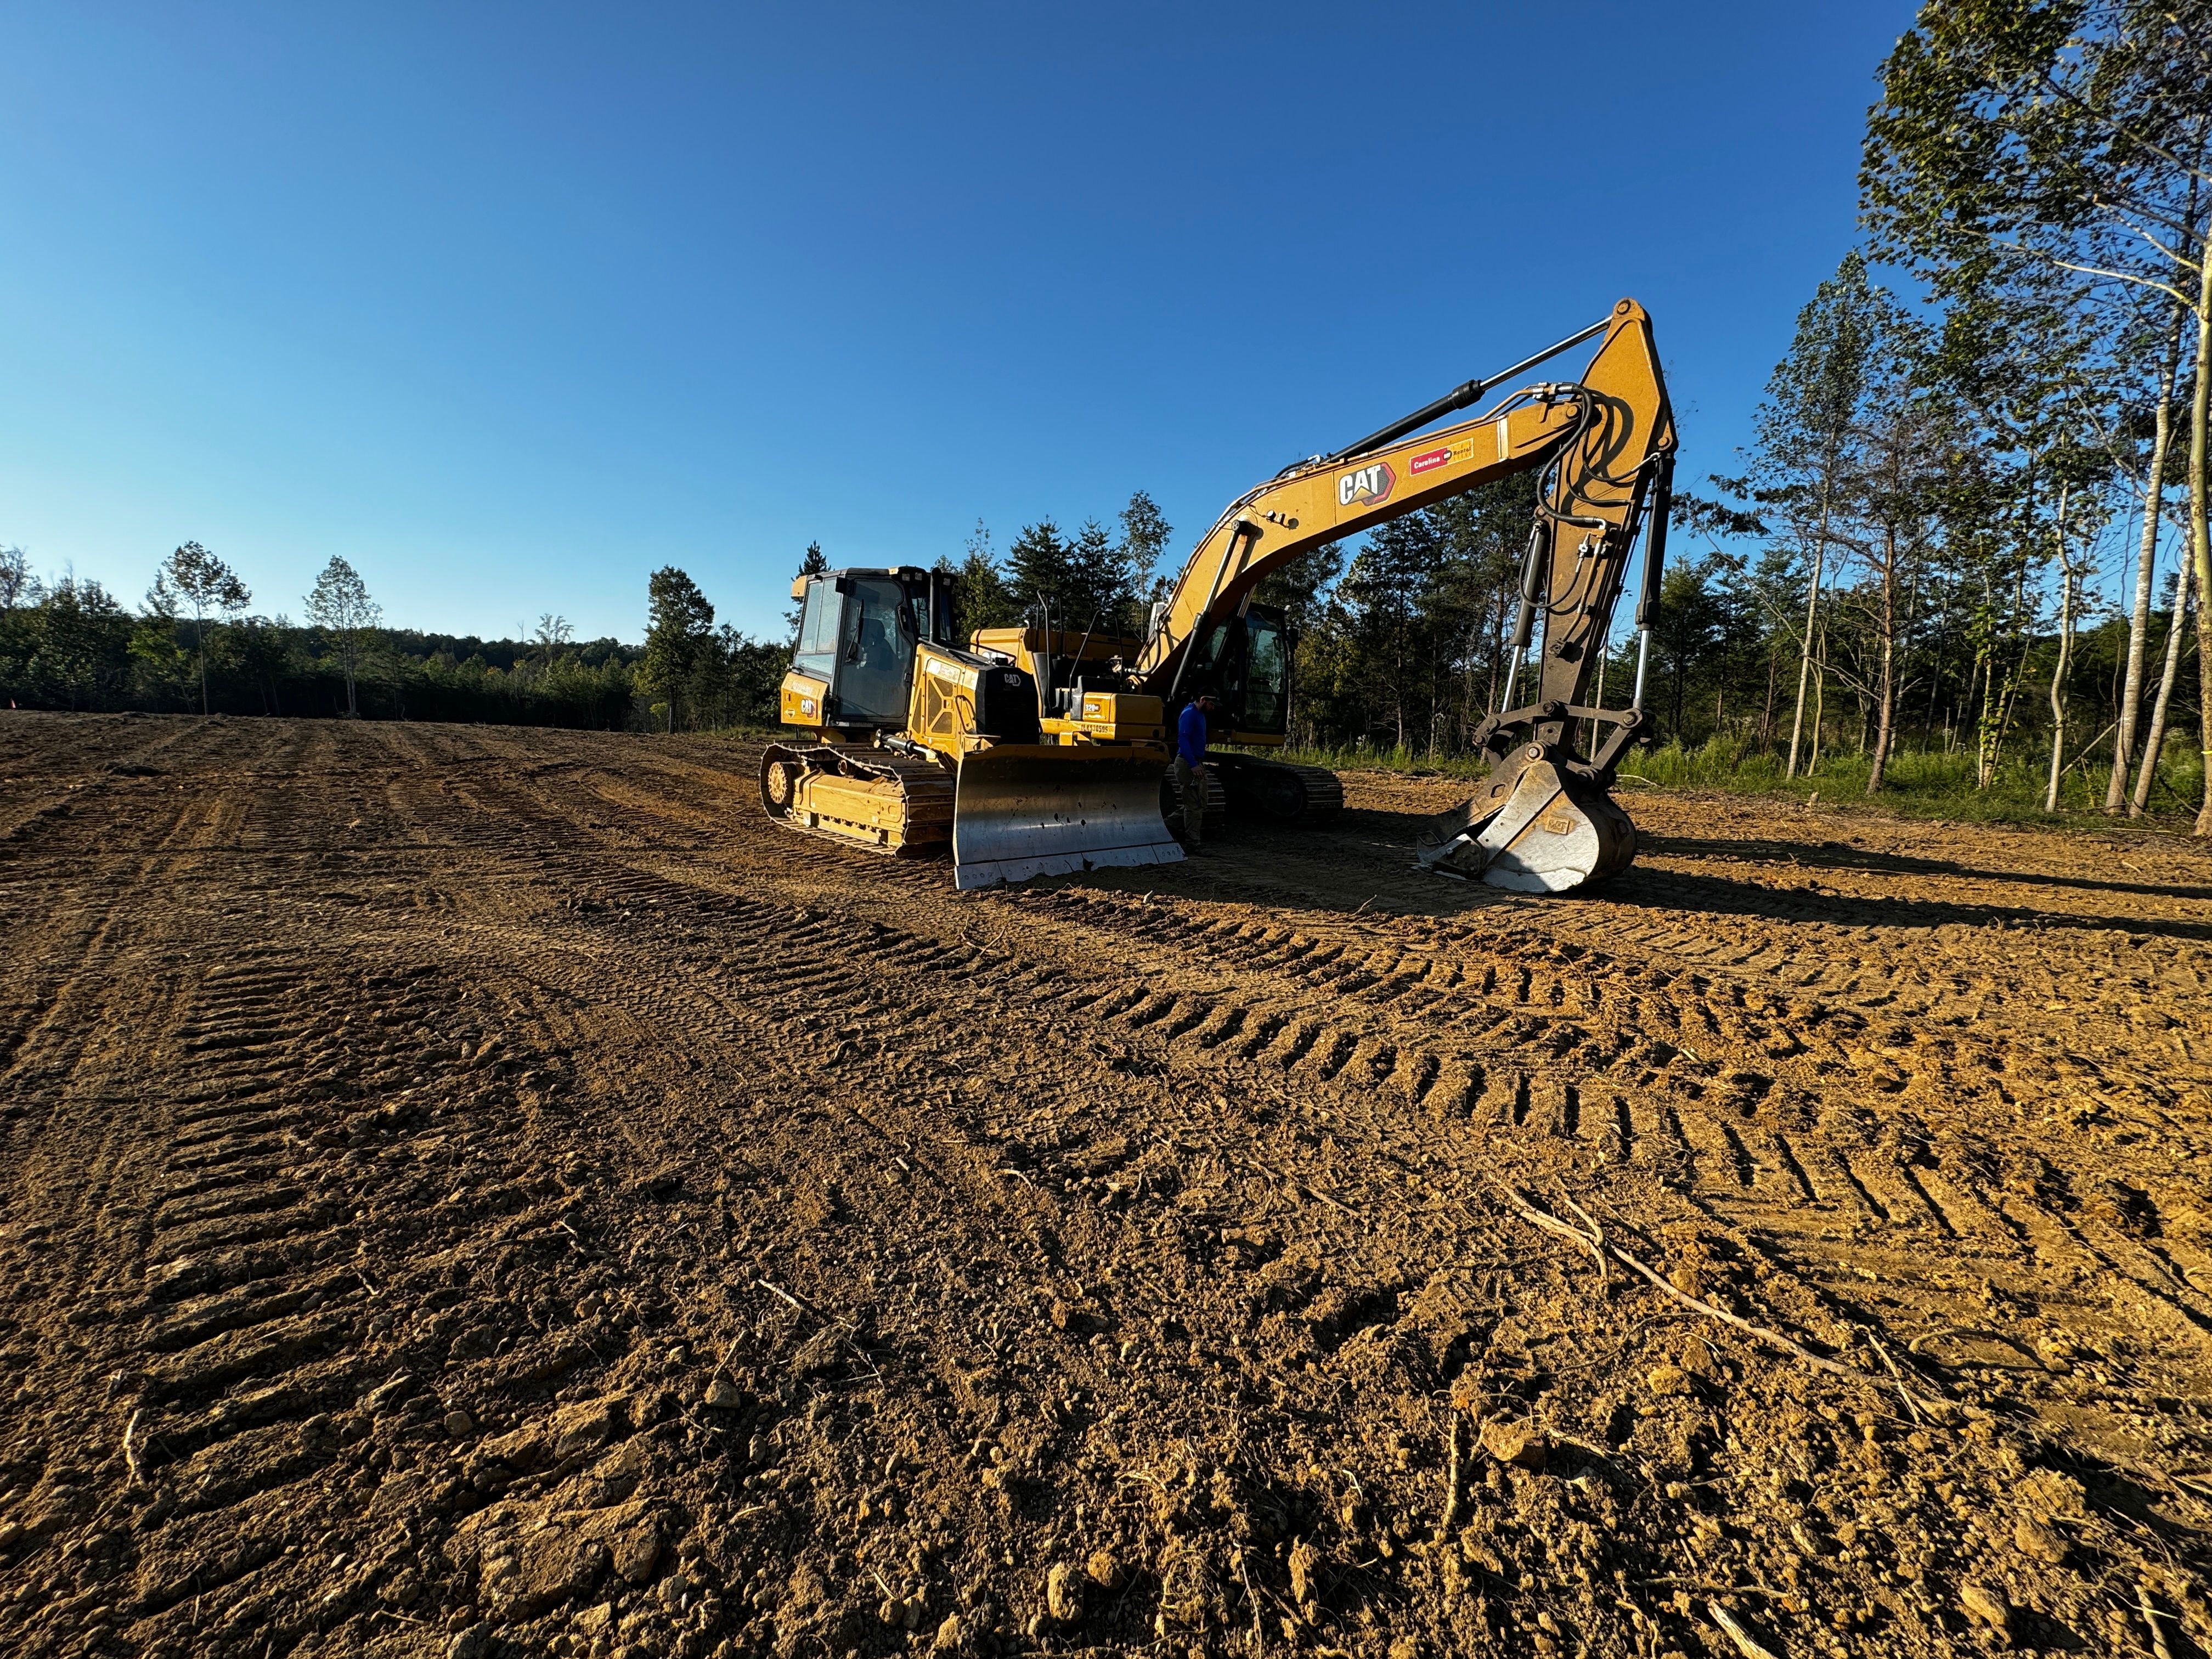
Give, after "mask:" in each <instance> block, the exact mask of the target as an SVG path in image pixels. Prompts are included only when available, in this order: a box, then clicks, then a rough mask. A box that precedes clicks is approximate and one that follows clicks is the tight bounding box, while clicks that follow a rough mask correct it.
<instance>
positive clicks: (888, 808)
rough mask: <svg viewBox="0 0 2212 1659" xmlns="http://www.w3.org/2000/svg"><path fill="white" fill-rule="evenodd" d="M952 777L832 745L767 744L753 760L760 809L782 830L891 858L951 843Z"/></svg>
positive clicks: (929, 765)
mask: <svg viewBox="0 0 2212 1659" xmlns="http://www.w3.org/2000/svg"><path fill="white" fill-rule="evenodd" d="M955 781H956V780H955V778H954V775H953V774H952V772H951V770H950V769H948V768H946V767H945V766H942V765H940V764H939V763H938V762H937V761H935V760H933V759H932V758H930V757H927V756H916V755H902V754H898V753H896V752H895V751H893V750H884V749H852V748H847V747H845V746H843V745H842V744H829V743H821V744H812V743H809V744H783V743H772V744H769V746H768V749H767V751H766V752H765V753H764V754H763V756H762V757H761V805H762V807H763V809H764V810H765V811H767V813H768V815H769V817H770V818H772V819H774V820H775V822H776V823H780V824H781V825H782V826H783V827H784V828H785V829H794V830H797V831H798V832H799V834H801V835H805V836H821V837H822V838H823V840H824V841H834V842H837V843H838V844H839V845H840V846H843V847H859V848H866V850H868V851H870V852H877V853H889V854H893V855H894V856H902V857H909V858H911V857H919V856H922V855H925V854H933V853H943V852H945V851H946V850H947V849H948V848H950V847H951V843H952V805H953V791H954V787H955Z"/></svg>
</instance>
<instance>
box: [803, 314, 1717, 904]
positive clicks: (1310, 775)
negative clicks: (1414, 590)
mask: <svg viewBox="0 0 2212 1659" xmlns="http://www.w3.org/2000/svg"><path fill="white" fill-rule="evenodd" d="M1599 337H1602V338H1601V339H1600V340H1599V344H1598V345H1597V348H1596V349H1595V352H1594V353H1593V355H1592V356H1591V358H1590V361H1589V365H1588V366H1587V367H1586V368H1584V370H1583V374H1582V375H1581V377H1580V378H1579V379H1578V380H1565V381H1547V382H1540V383H1536V384H1533V385H1528V386H1520V387H1518V388H1517V389H1516V390H1514V391H1512V392H1509V393H1507V394H1506V395H1505V396H1504V398H1501V399H1500V400H1499V401H1498V403H1497V404H1495V405H1494V406H1492V408H1490V409H1488V410H1485V411H1484V412H1483V413H1481V414H1480V415H1478V416H1475V417H1474V418H1473V419H1471V420H1468V421H1467V422H1462V423H1461V424H1458V425H1455V426H1450V427H1447V428H1442V429H1441V430H1431V429H1430V428H1433V427H1435V424H1436V422H1438V421H1440V420H1443V418H1444V417H1445V416H1449V415H1451V414H1455V413H1456V412H1457V411H1459V410H1464V409H1467V408H1469V407H1471V406H1472V405H1474V404H1476V403H1478V402H1479V401H1480V399H1481V398H1483V397H1484V396H1485V395H1486V394H1487V393H1488V392H1491V391H1492V389H1494V388H1496V387H1498V386H1501V385H1504V383H1506V382H1508V381H1510V380H1513V379H1515V378H1516V376H1518V375H1520V374H1523V373H1525V372H1526V371H1528V369H1531V368H1534V367H1535V366H1536V365H1538V364H1540V363H1541V362H1546V361H1547V360H1548V359H1550V358H1552V357H1554V356H1559V354H1560V353H1562V352H1565V351H1568V350H1570V349H1572V348H1574V347H1576V346H1577V345H1581V344H1583V343H1586V342H1588V341H1589V340H1592V339H1599ZM1674 446H1675V434H1674V417H1673V415H1672V413H1671V411H1670V410H1669V408H1668V401H1667V392H1666V387H1665V383H1664V381H1663V380H1662V377H1661V374H1660V369H1659V360H1658V355H1657V350H1656V346H1655V345H1654V343H1653V341H1652V337H1651V325H1650V318H1649V316H1648V315H1647V314H1646V313H1645V312H1644V309H1643V307H1640V306H1638V305H1637V304H1636V303H1635V301H1632V300H1623V301H1620V303H1619V304H1618V305H1617V306H1615V307H1613V313H1612V314H1611V315H1610V316H1608V317H1607V318H1606V319H1604V320H1602V321H1601V322H1598V323H1595V324H1593V325H1591V326H1589V328H1586V329H1583V330H1581V331H1578V332H1577V333H1575V334H1572V335H1570V336H1568V337H1566V338H1565V339H1564V340H1561V341H1559V343H1556V344H1554V345H1553V346H1550V347H1547V349H1544V350H1542V351H1541V352H1538V353H1537V354H1535V355H1534V356H1531V357H1528V358H1525V359H1523V360H1522V362H1518V363H1516V364H1514V365H1513V366H1512V367H1511V368H1508V369H1505V370H1503V371H1501V372H1500V373H1498V374H1494V375H1491V376H1489V377H1487V378H1486V379H1482V380H1469V381H1468V382H1466V383H1465V384H1463V385H1462V386H1458V387H1457V388H1455V390H1454V391H1452V392H1449V393H1448V394H1446V395H1445V396H1444V397H1443V398H1438V399H1437V401H1436V402H1434V403H1432V404H1428V405H1426V406H1425V407H1424V408H1422V409H1419V410H1414V411H1413V413H1412V414H1411V415H1408V416H1406V417H1404V418H1403V419H1402V420H1399V421H1395V422H1391V423H1390V424H1389V426H1387V427H1384V428H1382V430H1380V431H1378V432H1376V433H1373V434H1371V435H1369V436H1368V437H1366V438H1364V439H1362V440H1361V441H1359V442H1358V443H1356V444H1353V445H1351V446H1350V447H1346V448H1344V449H1340V450H1338V451H1336V452H1335V453H1332V454H1328V455H1316V456H1312V457H1310V458H1309V459H1305V460H1303V461H1299V462H1297V463H1294V464H1293V465H1290V466H1288V467H1285V469H1284V470H1283V471H1281V472H1280V473H1279V474H1278V475H1277V476H1276V477H1273V478H1272V479H1270V480H1268V481H1267V483H1263V484H1261V485H1260V486H1258V487H1257V488H1255V489H1251V490H1249V491H1247V492H1246V493H1245V494H1244V495H1241V496H1239V497H1238V498H1237V500H1236V501H1232V502H1231V503H1230V505H1229V507H1227V508H1226V509H1225V511H1224V512H1223V513H1222V514H1221V516H1220V517H1219V518H1218V520H1216V521H1215V522H1214V524H1213V526H1212V528H1211V529H1210V530H1208V532H1206V535H1205V537H1204V538H1201V540H1200V543H1199V545H1198V547H1197V550H1195V551H1194V553H1193V554H1192V555H1191V556H1190V557H1189V558H1188V560H1187V561H1186V562H1184V564H1183V567H1182V570H1181V572H1180V573H1179V574H1178V575H1177V577H1176V582H1175V586H1174V588H1173V590H1172V592H1170V595H1169V597H1168V598H1167V599H1164V600H1163V601H1161V602H1160V603H1159V604H1158V605H1155V606H1154V607H1153V610H1152V617H1151V619H1150V624H1149V626H1148V628H1147V629H1146V633H1145V635H1144V636H1143V637H1142V638H1135V637H1128V636H1121V635H1098V634H1097V633H1096V631H1095V630H1094V629H1084V630H1082V631H1081V632H1080V633H1079V632H1078V630H1077V629H1074V628H1073V627H1072V626H1068V625H1066V619H1060V620H1057V621H1056V620H1055V619H1054V617H1051V616H1050V615H1049V614H1048V613H1042V612H1041V613H1039V614H1036V615H1035V616H1033V617H1032V618H1031V621H1030V624H1029V625H1027V626H1024V627H1021V628H1012V629H978V630H976V631H975V633H974V634H973V635H971V636H970V637H969V640H968V641H967V642H966V643H965V644H964V645H963V644H961V643H958V642H956V641H954V640H953V639H952V637H951V625H950V619H949V617H948V614H947V603H946V601H947V598H948V594H947V592H946V583H945V578H944V577H943V576H942V575H941V574H939V573H936V572H933V571H927V570H922V569H920V568H914V567H902V568H892V569H853V570H837V571H827V572H823V573H822V574H818V575H813V576H806V577H802V578H800V579H799V581H798V582H797V583H795V584H794V585H793V589H792V593H793V598H795V599H800V600H802V601H803V604H802V608H801V613H800V624H799V647H798V651H797V653H796V654H795V655H794V657H793V662H792V667H791V671H790V673H789V674H787V676H786V677H785V679H784V682H783V687H782V693H781V715H782V720H783V722H784V724H785V725H787V726H794V727H799V728H802V729H805V730H807V731H811V732H813V733H814V734H815V736H816V738H817V740H816V741H814V742H811V743H801V742H791V743H775V744H770V745H769V749H768V750H767V752H766V754H765V756H764V757H763V761H762V768H761V794H762V799H763V804H764V805H765V806H766V808H767V810H768V811H769V815H770V816H771V817H774V818H775V819H777V820H779V821H780V822H781V823H785V824H786V825H787V826H789V827H791V828H793V829H799V830H804V831H807V832H811V833H813V834H817V835H822V836H829V837H830V838H832V839H834V840H837V841H841V842H846V843H848V844H850V845H857V846H864V847H869V848H875V849H877V850H879V851H883V852H888V853H916V852H931V851H939V850H942V849H943V848H944V847H945V845H946V844H947V843H948V842H949V843H950V844H951V851H952V856H953V866H954V879H955V883H956V884H957V885H958V886H960V887H963V888H968V887H977V886H985V885H989V884H994V883H997V882H1000V881H1018V880H1022V879H1024V878H1027V877H1030V876H1033V875H1041V874H1049V873H1062V872H1073V871H1077V870H1083V869H1088V868H1093V867H1098V866H1114V865H1142V864H1157V863H1167V862H1171V861H1173V860H1176V859H1179V858H1181V857H1182V848H1181V846H1180V845H1179V844H1178V842H1176V838H1175V837H1174V836H1171V835H1170V833H1169V832H1168V829H1167V825H1166V823H1165V821H1164V816H1163V813H1162V794H1163V777H1164V772H1165V768H1166V763H1167V759H1168V744H1167V735H1168V732H1170V730H1171V728H1172V722H1173V720H1174V719H1175V718H1176V715H1177V714H1179V713H1180V711H1181V709H1182V707H1183V706H1184V705H1185V704H1186V703H1188V702H1190V701H1192V700H1193V699H1194V698H1195V697H1197V696H1200V695H1201V694H1204V693H1211V694H1212V695H1213V696H1215V697H1216V698H1217V699H1218V702H1219V705H1220V716H1221V720H1222V726H1223V728H1224V729H1221V730H1218V731H1217V732H1216V734H1215V736H1216V739H1217V740H1218V741H1224V742H1226V743H1229V744H1232V745H1234V746H1235V747H1234V748H1233V749H1232V750H1228V751H1218V750H1217V751H1210V753H1209V759H1210V760H1211V761H1212V762H1213V763H1214V769H1215V770H1216V772H1217V774H1218V783H1219V786H1220V788H1221V792H1222V795H1223V797H1224V799H1223V800H1222V801H1221V802H1219V803H1214V802H1209V803H1207V804H1206V805H1208V806H1209V807H1212V808H1215V809H1216V810H1218V808H1219V807H1221V806H1225V807H1226V808H1227V809H1228V810H1230V811H1232V812H1237V811H1242V812H1247V813H1250V814H1253V815H1255V816H1262V817H1273V818H1276V819H1291V820H1300V819H1303V820H1308V821H1310V820H1314V819H1317V818H1322V817H1328V815H1330V814H1331V813H1333V812H1334V811H1335V810H1336V809H1337V808H1338V807H1339V806H1340V805H1341V803H1342V799H1343V798H1342V794H1341V791H1340V787H1339V786H1338V784H1337V781H1336V780H1335V778H1334V775H1332V774H1330V773H1328V772H1327V771H1325V770H1323V769H1320V768H1317V767H1298V766H1291V765H1287V764H1285V763H1282V762H1279V761H1276V760H1273V759H1268V758H1263V757H1259V756H1255V755H1253V754H1251V753H1249V750H1252V749H1255V748H1266V747H1270V746H1276V745H1279V744H1282V742H1283V741H1284V736H1285V728H1286V714H1287V708H1288V690H1289V665H1290V657H1291V641H1290V639H1289V637H1288V635H1287V634H1286V632H1285V627H1284V620H1283V617H1282V614H1281V613H1280V612H1279V611H1275V610H1273V609H1271V608H1270V607H1267V606H1265V605H1260V604H1257V603H1255V600H1254V597H1253V596H1254V592H1255V589H1256V588H1257V587H1258V586H1259V585H1260V584H1261V581H1263V580H1265V579H1266V577H1267V574H1269V573H1270V572H1271V571H1273V570H1277V569H1279V568H1282V567H1283V566H1284V565H1285V564H1286V563H1288V562H1290V561H1291V560H1292V559H1295V558H1297V557H1298V556H1300V555H1302V554H1304V553H1306V552H1308V551H1310V550H1312V549H1314V548H1316V547H1318V546H1321V545H1322V544H1326V543H1328V542H1332V541H1335V540H1338V539H1340V538H1343V537H1346V536H1351V535H1356V534H1358V532H1362V531H1364V530H1370V529H1372V528H1374V527H1375V526H1377V525H1380V524H1383V523H1385V522H1387V521H1389V520H1391V519H1394V518H1396V517H1399V516H1400V515H1401V514H1403V513H1411V512H1414V511H1416V510H1418V509H1419V508H1421V507H1429V506H1432V505H1434V504H1436V503H1437V502H1438V501H1444V500H1447V499H1449V497H1451V496H1454V495H1460V494H1462V493H1464V492H1465V491H1468V490H1470V489H1475V488H1477V487H1479V486H1480V485H1482V484H1486V483H1491V482H1492V481H1494V480H1496V479H1498V478H1501V477H1507V476H1510V475H1511V474H1513V473H1516V472H1524V471H1532V470H1537V469H1541V470H1542V471H1543V474H1544V481H1543V484H1542V487H1541V490H1540V492H1539V503H1538V507H1537V514H1536V522H1535V526H1534V532H1533V533H1532V535H1531V537H1530V539H1529V544H1528V554H1527V556H1526V559H1525V561H1524V563H1523V566H1522V578H1521V590H1520V606H1519V610H1518V612H1517V614H1516V619H1515V629H1514V635H1513V652H1514V658H1515V662H1516V681H1515V682H1509V684H1508V686H1507V696H1506V699H1505V701H1506V702H1508V704H1509V705H1510V703H1511V702H1512V697H1513V696H1514V692H1515V690H1516V683H1517V665H1518V664H1519V662H1520V660H1521V659H1522V657H1523V656H1525V653H1526V651H1527V647H1528V644H1529V641H1530V640H1531V637H1532V634H1533V631H1534V628H1535V625H1536V623H1538V622H1539V621H1540V620H1541V623H1542V649H1541V658H1540V665H1539V667H1538V669H1537V671H1536V684H1535V687H1534V701H1533V702H1528V703H1527V704H1525V705H1523V706H1520V707H1508V708H1504V709H1502V710H1500V711H1499V712H1498V713H1497V714H1493V715H1492V716H1491V717H1490V718H1489V719H1488V720H1486V721H1485V722H1484V723H1483V725H1482V726H1481V727H1480V729H1479V730H1478V732H1477V733H1476V741H1477V742H1478V744H1480V746H1481V747H1482V749H1483V750H1484V751H1485V753H1486V755H1487V756H1488V757H1489V760H1490V763H1491V773H1490V776H1489V779H1488V781H1487V782H1486V785H1485V787H1484V788H1483V790H1482V791H1481V792H1480V793H1477V794H1476V795H1475V796H1474V799H1471V800H1469V801H1468V802H1466V803H1464V804H1463V805H1461V806H1460V807H1458V808H1456V809H1455V810H1454V811H1451V812H1449V813H1446V814H1444V815H1443V817H1441V818H1440V819H1438V820H1437V822H1436V823H1433V824H1432V825H1431V827H1430V829H1429V832H1428V833H1427V834H1426V835H1425V836H1424V837H1423V839H1422V843H1421V846H1420V848H1419V860H1420V862H1421V863H1422V864H1423V865H1424V866H1426V867H1428V868H1430V869H1432V870H1434V871H1436V872H1437V873H1439V874H1443V875H1449V876H1457V877H1461V878H1480V879H1482V880H1484V881H1486V882H1488V883H1490V884H1492V885H1495V886H1501V887H1507V888H1514V889H1519V890H1528V891H1549V892H1565V891H1570V890H1574V889H1576V888H1578V887H1582V886H1584V885H1586V884H1590V883H1593V882H1596V881H1600V880H1602V879H1604V878H1606V877H1607V876H1610V875H1612V874H1613V873H1615V872H1618V871H1620V870H1621V869H1623V868H1626V866H1627V865H1628V863H1629V861H1630V860H1632V858H1633V857H1634V856H1635V851H1636V835H1635V830H1634V829H1633V828H1632V826H1631V824H1630V823H1629V821H1628V817H1627V815H1626V813H1624V812H1622V811H1621V810H1620V807H1619V806H1618V805H1615V804H1614V803H1613V799H1612V798H1611V795H1610V793H1609V791H1610V788H1611V785H1612V782H1613V769H1614V767H1615V765H1616V763H1618V761H1619V759H1620V756H1621V754H1622V753H1623V752H1624V751H1625V750H1626V748H1627V746H1628V744H1629V743H1630V742H1631V741H1632V739H1633V738H1634V737H1635V735H1636V733H1637V732H1638V730H1639V729H1640V728H1641V726H1642V724H1643V714H1642V703H1643V690H1644V662H1645V652H1646V650H1647V649H1648V646H1649V642H1650V623H1651V620H1652V617H1653V613H1654V611H1655V608H1656V602H1657V593H1658V581H1659V574H1660V569H1661V564H1662V560H1663V558H1664V553H1665V541H1666V520H1667V506H1668V489H1669V486H1670V483H1671V478H1672V473H1673V466H1674ZM1647 525H1648V534H1646V535H1645V536H1644V550H1645V551H1644V572H1643V584H1642V586H1643V592H1642V596H1641V599H1640V601H1639V604H1638V611H1637V626H1638V638H1639V647H1638V659H1637V671H1636V688H1635V693H1634V696H1633V697H1632V702H1631V704H1630V706H1629V707H1627V708H1617V709H1605V708H1595V707H1591V706H1589V705H1586V704H1585V703H1584V702H1583V696H1584V695H1585V693H1586V691H1587V690H1588V687H1589V680H1590V677H1591V674H1592V671H1593V670H1594V668H1595V665H1596V662H1597V660H1598V658H1599V656H1600V653H1601V652H1602V651H1603V649H1604V647H1605V641H1606V640H1607V636H1608V633H1609V630H1610V627H1611V623H1612V618H1613V608H1614V606H1615V605H1616V604H1617V603H1618V601H1619V599H1620V595H1621V591H1622V588H1623V586H1624V582H1625V578H1626V573H1627V569H1628V564H1629V556H1630V552H1631V550H1632V547H1633V545H1634V544H1635V542H1636V540H1637V538H1638V532H1639V531H1642V530H1644V528H1645V526H1647ZM1580 726H1586V727H1587V729H1588V730H1589V731H1590V732H1593V733H1595V731H1596V730H1597V729H1598V728H1599V727H1601V726H1604V727H1607V728H1609V729H1608V731H1607V737H1606V738H1605V739H1604V741H1603V742H1602V743H1601V744H1597V745H1596V747H1595V753H1594V754H1593V755H1590V756H1588V757H1585V756H1584V755H1583V754H1582V753H1581V752H1580V750H1578V749H1577V747H1576V734H1577V727H1580ZM1190 805H1196V804H1190ZM1186 810H1190V809H1189V806H1187V807H1186Z"/></svg>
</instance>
